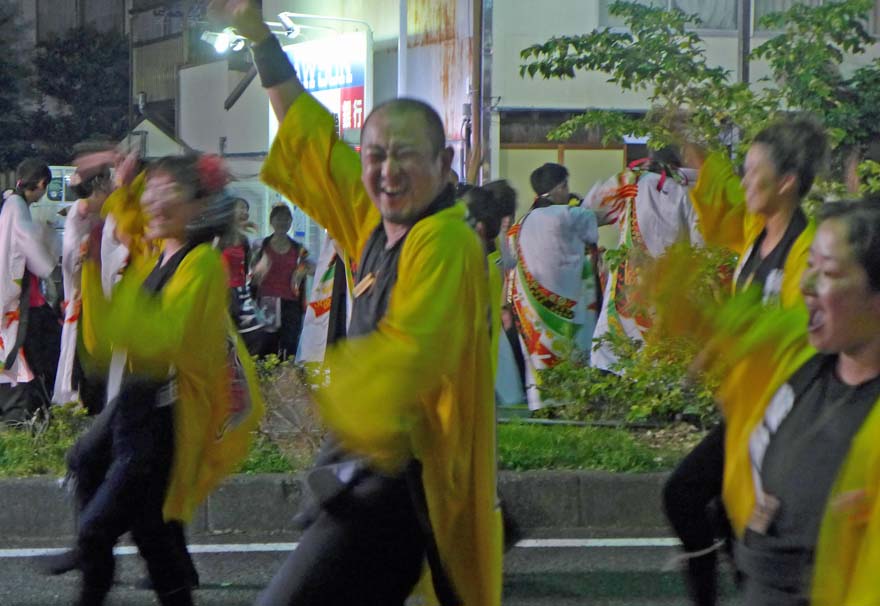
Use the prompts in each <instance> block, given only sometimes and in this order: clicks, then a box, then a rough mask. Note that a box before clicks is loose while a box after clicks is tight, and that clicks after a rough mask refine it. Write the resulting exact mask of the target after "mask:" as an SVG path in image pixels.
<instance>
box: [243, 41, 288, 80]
mask: <svg viewBox="0 0 880 606" xmlns="http://www.w3.org/2000/svg"><path fill="white" fill-rule="evenodd" d="M251 54H252V55H253V57H254V66H255V67H256V68H257V73H259V74H260V81H261V82H262V83H263V88H272V87H273V86H277V85H279V84H281V83H282V82H287V81H288V80H290V79H291V78H294V77H296V70H295V69H293V65H292V64H291V63H290V59H289V58H288V56H287V54H286V53H285V52H284V50H283V49H282V48H281V43H280V42H278V38H276V37H275V36H273V35H271V34H270V35H269V37H268V38H266V39H265V40H263V41H262V42H260V43H259V44H254V45H253V46H251Z"/></svg>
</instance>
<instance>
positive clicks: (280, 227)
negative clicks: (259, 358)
mask: <svg viewBox="0 0 880 606" xmlns="http://www.w3.org/2000/svg"><path fill="white" fill-rule="evenodd" d="M269 223H270V224H271V225H272V232H273V233H272V235H270V236H268V237H266V238H265V239H264V240H263V243H262V245H261V246H260V250H259V251H258V252H257V254H256V258H255V259H254V272H253V281H254V282H255V284H256V287H257V298H258V301H259V306H260V309H261V310H262V311H263V313H264V314H265V318H266V338H265V343H264V346H263V352H262V353H263V354H270V353H273V354H277V355H279V356H281V357H282V358H285V359H286V358H287V357H288V356H291V357H294V356H296V350H297V347H298V346H299V336H300V333H301V332H302V324H303V314H304V313H305V301H306V293H305V284H306V276H307V275H308V274H309V272H310V270H311V271H314V270H313V269H312V267H313V266H312V264H311V263H310V262H309V260H308V256H309V251H308V250H306V248H305V247H304V246H303V245H302V244H300V243H299V242H297V241H296V240H294V239H293V238H291V237H290V236H288V235H287V232H289V231H290V228H291V226H292V225H293V214H292V213H291V212H290V207H288V206H287V205H286V204H279V205H277V206H275V207H274V208H272V210H271V211H270V213H269Z"/></svg>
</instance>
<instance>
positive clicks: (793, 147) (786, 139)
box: [663, 117, 827, 606]
mask: <svg viewBox="0 0 880 606" xmlns="http://www.w3.org/2000/svg"><path fill="white" fill-rule="evenodd" d="M826 147H827V143H826V138H825V134H824V132H823V130H822V128H821V126H819V125H818V124H816V123H815V122H813V121H812V120H810V119H807V118H803V117H797V118H789V119H785V120H781V121H779V122H776V123H773V124H771V125H769V126H768V127H766V128H765V129H764V130H762V131H761V132H759V133H758V135H757V136H756V137H755V138H754V140H753V141H752V143H751V146H750V148H749V151H748V154H747V155H746V160H745V171H744V175H743V178H742V180H740V178H739V177H738V176H737V174H736V173H735V172H734V169H733V166H732V164H731V162H730V161H729V160H728V158H727V157H726V156H725V155H723V154H721V153H715V154H712V155H710V156H709V157H708V158H707V159H706V160H705V162H703V163H702V166H701V168H700V172H699V175H698V178H697V183H696V184H695V186H694V187H693V188H692V189H691V201H692V202H693V205H694V209H695V210H696V212H697V216H698V224H699V228H700V232H701V234H702V236H703V239H704V241H705V242H706V243H707V244H708V245H710V246H711V245H714V246H723V247H726V248H729V249H730V250H732V251H734V252H736V253H737V254H738V255H739V263H738V265H737V268H736V271H735V273H734V285H733V287H734V290H735V291H741V290H745V289H755V290H760V296H761V300H762V301H763V303H764V304H765V305H779V306H782V307H784V308H790V307H793V306H797V305H799V304H800V303H801V296H800V292H799V289H798V284H799V281H800V277H801V275H802V273H803V271H804V268H805V267H806V262H807V256H808V251H809V246H810V243H811V242H812V240H813V235H814V234H815V225H814V224H813V222H812V221H811V220H809V219H808V218H807V216H806V214H805V213H804V212H803V210H802V209H801V201H802V200H803V198H804V196H806V194H807V192H809V190H810V188H811V187H812V185H813V180H814V179H815V176H816V174H817V172H818V171H819V169H820V167H821V165H822V162H823V160H824V156H825V149H826ZM741 438H742V436H738V435H733V434H732V432H731V429H730V428H729V427H727V428H725V425H724V424H723V423H722V424H720V425H719V426H718V427H716V428H715V429H713V430H712V431H711V432H710V433H709V434H708V435H707V436H706V438H705V439H704V440H703V442H701V443H700V444H699V445H698V446H697V447H696V448H695V449H694V450H693V451H692V452H691V453H690V454H689V455H688V456H687V457H686V458H685V459H684V460H683V461H682V462H681V464H680V465H679V466H678V467H677V468H676V470H675V471H674V472H673V474H672V475H671V476H670V479H669V481H668V482H667V484H666V486H665V487H664V495H663V501H664V508H665V510H666V514H667V517H668V518H669V521H670V523H671V524H672V526H673V528H674V529H675V531H676V534H678V536H679V537H680V538H681V541H682V544H683V546H684V549H685V551H686V552H687V553H688V556H689V558H688V561H687V563H688V568H687V571H686V575H685V577H686V580H687V583H688V587H689V590H690V593H691V598H692V600H693V603H694V604H697V605H699V606H709V605H712V604H715V603H716V599H717V580H716V555H715V552H714V550H713V548H712V547H713V545H719V543H716V542H715V535H716V533H717V532H718V531H717V530H716V526H717V524H716V523H715V522H714V521H713V520H711V519H710V517H709V513H708V505H709V504H710V503H711V502H712V501H716V500H717V499H718V498H719V497H720V496H721V488H722V472H723V469H724V461H725V457H724V451H725V445H724V444H725V440H727V441H728V442H729V441H731V440H733V441H734V442H739V441H740V440H741ZM722 532H723V531H722Z"/></svg>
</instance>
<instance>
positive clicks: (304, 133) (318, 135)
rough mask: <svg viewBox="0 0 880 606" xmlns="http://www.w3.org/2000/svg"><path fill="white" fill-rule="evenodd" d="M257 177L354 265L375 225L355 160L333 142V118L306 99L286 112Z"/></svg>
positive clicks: (348, 150)
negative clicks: (312, 222) (309, 220)
mask: <svg viewBox="0 0 880 606" xmlns="http://www.w3.org/2000/svg"><path fill="white" fill-rule="evenodd" d="M260 176H261V178H262V179H263V181H264V182H265V183H266V184H267V185H269V187H271V188H273V189H275V190H276V191H278V192H280V193H281V194H283V195H284V196H285V197H286V198H287V199H288V200H290V201H291V202H293V203H294V204H296V205H297V206H298V207H299V208H301V209H303V210H304V211H305V213H306V214H308V215H309V216H310V217H311V218H312V219H314V220H315V221H316V222H317V223H318V224H320V225H321V226H322V227H324V228H325V229H326V230H327V232H328V233H329V234H330V237H331V238H333V239H334V240H336V241H337V242H338V243H339V245H340V246H341V247H342V249H343V250H344V251H345V252H346V253H347V254H348V255H349V256H350V257H353V258H355V259H357V258H358V257H359V255H360V252H361V249H362V247H363V245H364V244H365V243H366V241H367V238H368V237H369V234H370V232H371V231H372V230H373V228H375V227H376V225H378V223H379V211H378V210H377V209H376V207H375V206H373V203H372V202H371V201H370V199H369V197H368V196H367V193H366V191H364V187H363V184H362V183H361V163H360V158H358V155H357V153H355V151H354V150H353V149H352V148H351V147H349V146H348V145H347V144H345V143H343V142H341V141H339V139H338V138H337V136H336V127H335V125H334V122H333V117H332V116H331V115H330V113H329V112H328V111H327V110H326V109H324V107H323V106H321V104H320V103H318V102H317V101H316V100H315V99H314V98H313V97H312V96H311V95H309V94H302V95H300V96H299V97H298V98H297V100H296V101H295V102H294V103H293V105H292V106H291V107H290V109H289V110H288V111H287V115H286V116H285V118H284V122H283V123H282V124H281V125H280V127H279V130H278V134H277V135H276V137H275V141H274V142H273V143H272V149H271V150H270V152H269V157H268V158H266V162H265V163H264V164H263V169H262V172H261V174H260Z"/></svg>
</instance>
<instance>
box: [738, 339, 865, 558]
mask: <svg viewBox="0 0 880 606" xmlns="http://www.w3.org/2000/svg"><path fill="white" fill-rule="evenodd" d="M817 358H818V359H817ZM812 361H813V362H814V363H818V368H817V370H816V371H815V372H814V374H813V377H812V379H808V382H807V384H806V386H805V388H804V389H803V390H802V391H801V393H800V394H799V395H797V396H796V399H795V403H794V406H793V407H792V409H791V412H789V414H788V416H786V417H785V419H784V420H783V421H782V423H781V424H780V426H779V428H778V429H777V431H776V433H775V434H774V435H773V437H772V438H771V440H770V443H769V445H768V447H767V451H766V453H765V455H764V459H763V463H762V466H761V480H762V482H763V485H764V491H765V492H766V493H769V494H772V495H774V496H775V497H777V498H778V499H779V500H780V503H781V505H780V507H779V511H778V512H777V514H776V516H775V517H774V520H773V523H772V524H771V525H770V527H769V528H768V532H767V534H766V535H764V536H761V535H758V534H752V535H751V536H750V537H749V543H750V546H752V547H766V548H770V549H786V550H788V549H803V550H807V551H811V550H813V549H814V548H815V545H816V541H817V540H818V536H819V526H820V524H821V522H822V517H823V515H824V512H825V509H826V507H827V501H828V496H829V495H830V493H831V487H832V485H833V484H834V481H835V479H836V478H837V475H838V473H839V471H840V467H841V465H843V462H844V460H845V458H846V456H847V454H848V453H849V450H850V446H851V444H852V439H853V437H854V436H855V434H856V433H857V432H858V430H859V428H860V427H861V426H862V424H863V423H864V421H865V419H866V418H867V416H868V414H869V413H870V412H871V410H872V409H873V408H874V405H875V403H876V402H877V400H878V398H880V377H876V378H874V379H871V380H870V381H866V382H865V383H862V384H860V385H854V386H853V385H847V384H846V383H843V382H842V381H841V380H840V379H839V378H838V377H837V373H836V371H835V367H836V363H837V356H834V355H818V356H816V358H813V360H812ZM808 364H809V362H808ZM793 379H794V377H793Z"/></svg>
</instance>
